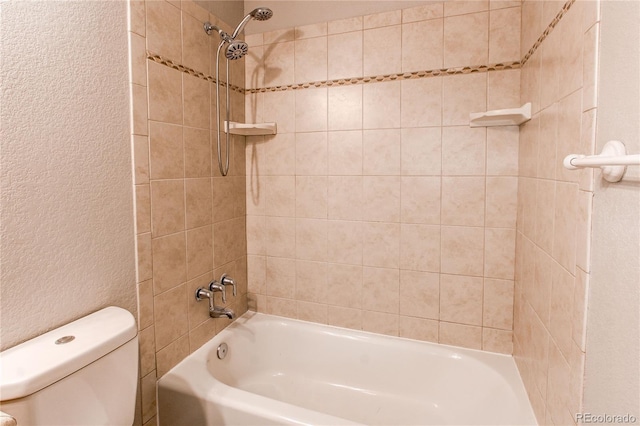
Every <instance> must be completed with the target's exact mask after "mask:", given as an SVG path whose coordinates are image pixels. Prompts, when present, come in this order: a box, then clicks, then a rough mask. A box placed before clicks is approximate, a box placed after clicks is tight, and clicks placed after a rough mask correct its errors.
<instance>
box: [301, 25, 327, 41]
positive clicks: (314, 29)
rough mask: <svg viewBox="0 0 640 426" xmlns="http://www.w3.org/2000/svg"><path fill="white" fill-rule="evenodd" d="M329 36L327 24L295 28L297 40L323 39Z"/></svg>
mask: <svg viewBox="0 0 640 426" xmlns="http://www.w3.org/2000/svg"><path fill="white" fill-rule="evenodd" d="M326 35H327V23H326V22H321V23H319V24H310V25H303V26H300V27H296V28H295V39H296V40H301V39H305V38H312V37H321V36H326Z"/></svg>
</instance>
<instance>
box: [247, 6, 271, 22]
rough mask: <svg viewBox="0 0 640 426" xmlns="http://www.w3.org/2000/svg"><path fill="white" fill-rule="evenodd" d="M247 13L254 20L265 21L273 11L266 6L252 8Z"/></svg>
mask: <svg viewBox="0 0 640 426" xmlns="http://www.w3.org/2000/svg"><path fill="white" fill-rule="evenodd" d="M249 15H251V17H252V18H253V19H255V20H256V21H266V20H267V19H269V18H271V17H272V16H273V11H272V10H271V9H269V8H268V7H259V8H257V9H253V10H252V11H251V13H250V14H249Z"/></svg>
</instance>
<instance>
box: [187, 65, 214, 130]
mask: <svg viewBox="0 0 640 426" xmlns="http://www.w3.org/2000/svg"><path fill="white" fill-rule="evenodd" d="M195 69H199V68H195ZM209 86H210V83H209V82H208V81H206V80H202V79H200V78H196V77H192V76H190V75H187V74H183V75H182V87H183V113H184V125H185V126H189V127H198V128H200V129H208V128H209V118H210V116H211V114H210V111H209V108H210V106H211V98H210V96H209ZM214 96H215V92H214Z"/></svg>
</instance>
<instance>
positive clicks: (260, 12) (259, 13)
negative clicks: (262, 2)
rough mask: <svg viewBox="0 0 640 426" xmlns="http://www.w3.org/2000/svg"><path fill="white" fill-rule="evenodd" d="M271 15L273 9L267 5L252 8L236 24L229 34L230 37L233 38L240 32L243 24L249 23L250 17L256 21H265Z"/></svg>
mask: <svg viewBox="0 0 640 426" xmlns="http://www.w3.org/2000/svg"><path fill="white" fill-rule="evenodd" d="M272 16H273V11H271V9H269V8H268V7H258V8H256V9H253V10H252V11H251V12H249V14H248V15H247V16H245V17H244V18H243V19H242V21H240V23H239V24H238V26H237V27H236V29H235V31H234V32H233V34H232V35H231V38H233V39H235V38H236V37H237V36H238V34H240V32H242V30H243V29H244V27H245V25H247V24H248V23H249V21H250V20H251V19H255V20H256V21H266V20H267V19H269V18H271V17H272Z"/></svg>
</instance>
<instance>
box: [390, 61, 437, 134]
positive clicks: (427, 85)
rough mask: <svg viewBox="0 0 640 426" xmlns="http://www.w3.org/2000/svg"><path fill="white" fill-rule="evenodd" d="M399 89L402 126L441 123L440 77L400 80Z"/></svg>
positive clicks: (429, 125) (424, 125) (428, 125)
mask: <svg viewBox="0 0 640 426" xmlns="http://www.w3.org/2000/svg"><path fill="white" fill-rule="evenodd" d="M413 69H416V68H413ZM400 91H401V94H400V96H401V104H400V109H401V111H402V117H401V125H402V127H403V128H410V127H434V126H435V127H438V126H440V125H441V124H442V79H441V78H428V79H421V80H405V81H402V82H401V86H400Z"/></svg>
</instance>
